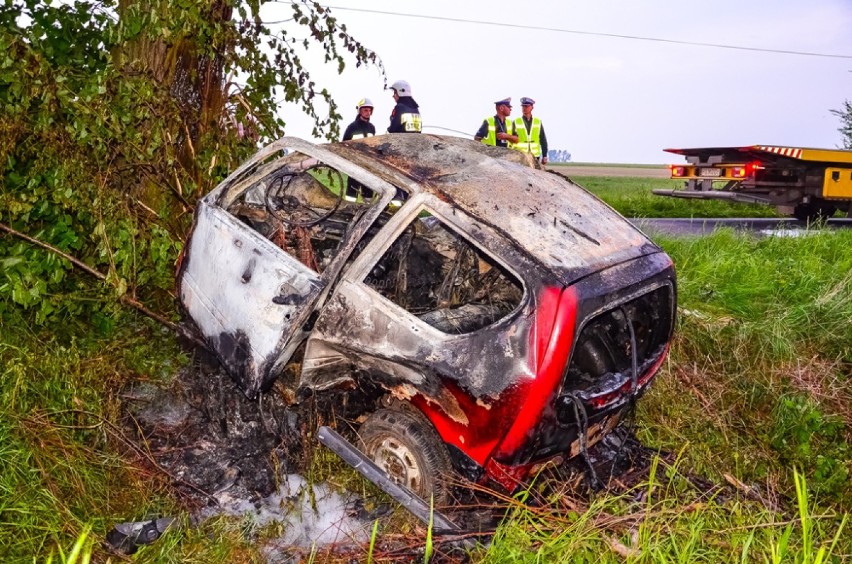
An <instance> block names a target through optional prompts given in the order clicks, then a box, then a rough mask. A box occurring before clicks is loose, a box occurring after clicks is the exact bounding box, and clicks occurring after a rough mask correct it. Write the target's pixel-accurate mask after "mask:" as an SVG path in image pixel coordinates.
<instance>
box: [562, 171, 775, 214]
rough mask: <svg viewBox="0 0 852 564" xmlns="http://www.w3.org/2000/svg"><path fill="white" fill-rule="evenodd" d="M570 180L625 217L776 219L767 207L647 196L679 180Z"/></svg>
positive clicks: (574, 177)
mask: <svg viewBox="0 0 852 564" xmlns="http://www.w3.org/2000/svg"><path fill="white" fill-rule="evenodd" d="M571 179H572V180H573V181H574V182H576V183H577V184H579V185H580V186H582V187H583V188H585V189H586V190H588V191H590V192H592V193H594V194H595V195H596V196H598V197H599V198H600V199H602V200H603V201H605V202H606V203H608V204H609V205H611V206H612V207H614V208H615V209H617V210H618V211H619V212H620V213H621V214H622V215H624V216H625V217H698V218H709V217H779V216H778V214H776V213H775V208H772V207H769V206H761V205H752V204H737V203H731V202H723V201H719V200H686V199H683V198H670V197H666V196H657V195H655V194H652V193H651V190H654V189H655V188H663V189H675V188H680V187H681V186H682V185H683V181H681V180H672V179H670V178H632V177H616V176H572V177H571Z"/></svg>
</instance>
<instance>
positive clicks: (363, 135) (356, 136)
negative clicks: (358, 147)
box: [352, 133, 373, 139]
mask: <svg viewBox="0 0 852 564" xmlns="http://www.w3.org/2000/svg"><path fill="white" fill-rule="evenodd" d="M372 136H373V134H372V133H366V134H365V133H356V134H355V135H353V136H352V139H363V138H364V137H372Z"/></svg>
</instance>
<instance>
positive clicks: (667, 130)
mask: <svg viewBox="0 0 852 564" xmlns="http://www.w3.org/2000/svg"><path fill="white" fill-rule="evenodd" d="M324 5H327V6H331V7H332V13H333V14H334V15H335V16H336V17H337V18H338V19H339V20H340V21H341V22H344V23H345V24H346V25H347V27H348V30H349V32H350V33H351V34H352V35H353V36H355V37H356V38H358V39H359V40H360V41H362V42H363V43H364V44H365V45H367V46H368V47H369V48H371V49H373V50H374V51H376V52H377V53H378V55H379V56H380V57H381V58H382V61H383V62H384V66H385V69H386V71H387V80H388V83H392V82H393V81H395V80H398V79H404V80H407V81H408V82H409V83H410V84H411V86H412V90H413V94H414V99H415V100H417V102H418V103H419V104H420V108H421V113H422V116H423V121H424V126H425V131H426V132H427V133H439V134H450V135H463V134H467V135H468V136H470V137H472V136H473V133H474V132H475V131H476V130H477V128H478V127H479V124H480V123H481V122H482V119H483V118H484V117H486V116H488V115H493V113H494V104H493V103H494V102H495V101H496V100H498V99H501V98H505V97H507V96H511V97H512V100H513V106H514V107H513V112H512V116H513V117H517V116H518V115H520V111H521V109H520V98H521V97H522V96H529V97H531V98H534V99H535V100H536V106H535V112H534V114H535V115H536V116H538V117H540V118H541V119H542V121H543V123H544V126H545V130H546V132H547V138H548V141H549V145H550V148H551V149H564V150H567V151H569V152H570V153H571V154H572V160H573V161H576V162H613V163H618V162H620V163H667V162H678V160H679V157H676V156H674V155H669V154H668V153H664V152H663V149H664V148H668V147H677V148H683V147H708V146H740V145H754V144H776V145H791V146H805V147H823V148H835V147H837V146H839V145H840V144H841V136H840V133H839V132H838V131H837V128H838V126H839V125H840V123H839V120H838V118H837V117H836V116H834V115H832V114H831V113H830V111H829V110H831V109H839V108H841V107H842V105H843V101H844V100H846V99H850V100H852V0H810V1H808V2H805V1H802V0H737V1H734V0H714V1H713V2H705V1H697V0H693V1H684V0H643V1H641V2H639V1H636V0H629V1H628V0H595V1H586V2H572V1H567V0H552V1H551V0H539V1H526V2H509V1H504V0H489V1H487V2H486V1H484V0H476V1H461V0H455V1H449V0H430V1H429V2H417V1H408V2H406V1H401V0H396V1H390V0H371V1H370V2H363V1H362V2H358V1H355V0H333V1H331V2H327V3H324ZM335 7H336V8H338V9H335ZM344 8H345V9H344ZM368 10H369V11H368ZM376 12H392V13H394V14H416V15H422V16H429V17H433V18H455V19H462V20H471V21H481V22H499V23H502V24H508V26H515V27H508V26H495V25H488V24H484V23H468V22H458V21H448V20H447V19H426V18H413V17H406V16H402V15H392V14H389V13H388V14H381V13H376ZM532 28H548V30H545V29H532ZM559 30H565V31H559ZM569 31H571V32H569ZM573 32H583V33H573ZM612 35H623V36H634V37H643V38H649V39H660V40H666V41H648V40H641V39H629V38H621V37H613V36H612ZM677 42H690V43H710V44H717V45H727V46H736V47H744V48H749V49H767V50H776V51H796V52H806V53H820V54H824V55H834V56H808V55H798V54H784V53H775V52H762V51H759V50H745V49H729V48H723V47H709V46H698V45H689V44H683V43H677ZM312 69H316V70H312V72H314V73H315V78H316V80H317V83H318V84H320V85H326V84H327V85H329V86H330V90H331V91H332V93H333V94H334V97H335V100H336V101H337V103H338V104H339V105H340V107H341V108H342V109H343V111H342V113H343V115H344V123H342V124H341V130H342V129H343V128H345V126H346V124H347V123H348V122H349V121H351V120H352V119H354V117H355V109H354V106H355V103H356V102H357V101H358V100H359V99H360V98H362V97H364V96H367V97H369V98H371V99H372V101H373V103H374V104H375V110H374V114H373V120H372V121H373V123H374V124H375V125H376V128H377V130H378V131H380V132H382V131H384V130H386V128H387V125H388V122H389V115H390V111H391V109H392V108H393V99H392V97H391V94H390V92H389V91H385V90H383V86H384V82H383V77H382V76H381V73H380V72H379V71H378V70H377V69H375V68H367V69H355V68H354V66H351V67H349V68H347V70H346V71H345V72H344V73H343V75H341V76H336V73H335V72H334V69H332V68H331V67H330V66H327V67H323V66H322V65H319V66H317V65H314V66H313V67H312ZM282 112H284V117H285V120H287V122H288V127H287V134H288V135H295V136H300V137H304V138H308V139H310V138H311V127H310V126H309V124H308V123H307V121H306V120H305V119H304V118H302V117H300V116H298V115H297V114H298V111H297V110H296V109H295V108H288V107H282ZM438 128H448V129H451V130H458V131H459V132H461V133H453V132H448V131H446V130H444V129H438Z"/></svg>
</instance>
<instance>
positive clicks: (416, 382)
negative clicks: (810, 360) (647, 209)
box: [178, 134, 676, 498]
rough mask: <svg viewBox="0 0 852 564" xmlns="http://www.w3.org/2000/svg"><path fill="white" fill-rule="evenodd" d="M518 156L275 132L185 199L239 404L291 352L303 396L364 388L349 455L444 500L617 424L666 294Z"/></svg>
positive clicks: (597, 220) (656, 353) (556, 184)
mask: <svg viewBox="0 0 852 564" xmlns="http://www.w3.org/2000/svg"><path fill="white" fill-rule="evenodd" d="M527 158H528V157H527V156H526V155H523V154H521V153H518V152H516V151H506V150H504V149H499V148H492V147H486V146H484V145H482V144H480V143H475V142H472V141H468V140H464V139H459V138H452V137H440V136H432V135H404V134H396V135H393V134H391V135H383V136H377V137H371V138H368V139H359V140H355V141H348V142H345V143H333V144H329V145H313V144H311V143H308V142H305V141H301V140H298V139H288V138H285V139H282V140H280V141H278V142H275V143H273V144H272V145H270V146H268V147H266V148H265V149H263V150H261V151H260V152H259V153H258V154H257V155H255V157H253V158H252V159H251V160H250V161H248V162H247V163H245V164H244V165H243V166H242V167H240V168H239V169H238V170H237V171H235V172H234V173H233V174H232V175H231V176H230V177H229V178H228V179H226V180H225V181H224V182H223V183H222V184H221V185H219V186H218V187H217V188H216V189H215V190H214V191H212V192H211V193H210V194H208V195H207V196H206V197H204V198H203V199H202V200H201V201H200V202H199V204H198V207H197V210H196V215H195V222H194V226H193V230H192V234H191V236H190V239H189V241H188V243H187V245H186V249H185V254H184V256H183V258H182V262H181V266H180V267H179V278H178V280H179V281H178V284H179V293H180V301H181V303H182V306H183V308H184V309H185V312H186V313H187V314H188V315H189V316H190V317H191V318H192V320H194V322H195V324H196V325H197V327H198V329H199V330H200V332H201V333H202V334H203V336H204V338H205V340H206V341H207V343H208V344H209V346H210V347H211V348H212V349H213V350H214V351H215V352H216V354H217V356H218V357H219V359H220V360H221V362H222V363H223V364H224V366H225V367H226V368H227V369H228V371H229V372H230V373H231V375H232V376H233V377H234V378H235V379H236V380H237V381H238V382H239V383H240V385H241V387H242V388H243V390H244V391H245V392H246V394H247V395H248V396H249V397H253V396H255V395H256V394H258V393H259V392H261V391H263V390H264V389H266V388H267V387H268V386H269V385H271V383H272V382H273V380H274V379H275V378H276V377H277V376H279V375H280V374H282V372H284V371H285V369H286V367H287V366H288V364H289V365H290V366H291V367H296V368H295V370H296V372H297V376H298V382H297V386H298V388H299V389H300V390H301V391H311V392H313V393H315V394H318V393H322V392H323V391H325V390H331V389H341V388H346V387H349V388H350V389H364V388H366V387H369V389H374V390H379V391H378V392H377V393H378V394H380V395H383V396H384V399H385V400H388V399H390V400H391V401H384V402H383V404H384V405H385V406H386V407H383V408H380V409H378V410H376V411H375V412H372V413H370V414H367V417H366V420H365V421H364V422H363V424H362V426H361V428H360V431H359V435H360V438H361V442H360V448H361V450H362V451H364V452H365V453H366V454H367V455H368V456H369V457H370V458H372V459H373V460H374V461H376V463H377V464H378V465H379V466H380V467H382V468H384V469H385V470H387V471H388V473H389V474H391V476H393V477H394V478H396V479H398V480H399V481H401V482H402V483H404V484H405V485H407V486H408V487H409V488H411V489H412V490H413V491H415V493H418V494H421V495H428V494H429V493H433V494H435V495H436V497H437V498H440V497H441V496H442V494H443V493H445V487H446V486H445V483H446V482H445V481H444V480H441V479H439V477H440V475H441V474H442V473H444V472H450V471H452V470H453V469H455V470H456V471H458V472H460V473H461V474H462V475H464V476H466V477H468V478H470V479H473V480H478V481H484V480H487V479H490V480H493V481H494V482H496V483H498V484H500V485H502V486H503V487H505V488H507V489H509V490H514V489H515V488H516V486H517V485H518V484H519V483H520V481H521V480H523V479H524V478H525V477H526V476H528V475H529V473H530V472H532V471H534V470H535V469H536V468H537V467H538V466H539V465H540V464H541V463H543V462H545V461H549V460H552V459H554V458H555V457H565V456H573V455H576V454H577V453H578V452H579V450H580V449H581V447H582V446H583V445H590V444H592V443H593V442H595V441H596V440H598V439H599V438H601V437H602V436H604V434H605V433H606V432H607V431H608V430H610V429H611V428H612V427H614V426H615V424H616V423H617V422H618V419H619V417H620V415H621V414H622V413H623V412H624V410H625V409H626V407H627V405H628V403H629V402H631V401H632V400H633V399H634V398H636V397H637V396H638V395H639V394H641V393H642V392H643V391H644V390H645V389H646V387H647V385H648V383H649V381H650V380H651V378H652V377H653V375H654V374H655V373H656V371H657V370H658V368H659V366H660V364H661V363H662V362H663V359H664V358H665V355H666V353H667V351H668V346H669V342H670V339H671V335H672V330H673V323H674V317H675V305H676V304H675V300H676V293H675V275H674V270H673V266H672V262H671V260H670V259H669V257H668V256H667V255H666V254H665V253H664V252H662V250H661V249H660V248H659V247H657V246H656V245H655V244H653V243H652V242H651V241H650V240H648V239H647V238H646V237H645V236H644V235H643V234H642V233H641V232H640V231H638V230H637V229H635V228H634V227H633V226H632V225H631V224H630V223H629V222H627V221H626V220H625V219H624V218H622V217H621V216H620V215H618V214H617V213H616V212H614V211H613V210H612V209H610V208H609V207H608V206H606V205H605V204H603V203H602V202H600V201H599V200H598V199H596V198H595V197H594V196H592V195H590V194H588V193H587V192H586V191H585V190H583V189H582V188H580V187H579V186H577V185H576V184H573V183H572V182H570V181H569V180H567V179H565V178H563V177H561V176H559V175H556V174H552V173H548V172H546V171H543V170H539V169H537V168H536V167H535V166H530V165H532V164H533V163H532V162H531V161H529V162H525V161H524V159H527ZM525 165H526V166H525ZM346 183H355V184H354V185H355V186H363V187H367V188H369V189H370V190H372V194H373V197H372V198H371V199H370V200H369V201H364V199H362V198H359V201H355V202H350V201H348V200H347V199H345V198H343V197H342V194H343V193H344V192H345V190H344V188H345V186H346ZM350 185H351V184H350ZM400 191H401V192H402V193H403V195H404V196H405V199H404V203H403V204H402V206H401V207H399V206H396V205H393V204H392V200H394V198H398V197H399V192H400ZM365 193H369V192H367V191H365Z"/></svg>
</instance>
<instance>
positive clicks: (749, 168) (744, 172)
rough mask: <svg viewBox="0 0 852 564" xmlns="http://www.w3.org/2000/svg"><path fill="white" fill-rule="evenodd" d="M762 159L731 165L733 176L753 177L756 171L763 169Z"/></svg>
mask: <svg viewBox="0 0 852 564" xmlns="http://www.w3.org/2000/svg"><path fill="white" fill-rule="evenodd" d="M762 168H763V166H761V164H760V161H754V162H750V163H746V164H744V165H736V166H732V167H731V174H730V176H731V178H751V177H753V176H754V171H756V170H759V169H762Z"/></svg>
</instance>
